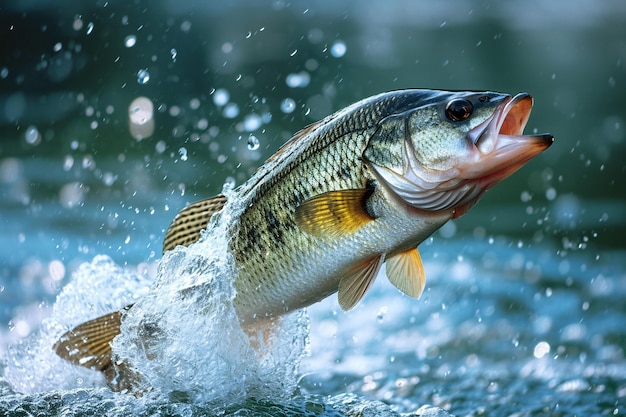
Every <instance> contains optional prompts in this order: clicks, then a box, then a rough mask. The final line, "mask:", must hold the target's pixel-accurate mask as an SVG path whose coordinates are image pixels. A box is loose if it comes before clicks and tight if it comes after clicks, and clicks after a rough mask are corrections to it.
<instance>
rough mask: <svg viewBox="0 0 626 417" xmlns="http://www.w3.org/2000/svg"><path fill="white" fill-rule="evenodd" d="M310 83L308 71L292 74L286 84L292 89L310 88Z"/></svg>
mask: <svg viewBox="0 0 626 417" xmlns="http://www.w3.org/2000/svg"><path fill="white" fill-rule="evenodd" d="M310 82H311V76H310V75H309V73H308V72H306V71H301V72H298V73H291V74H289V75H287V78H285V83H286V84H287V87H291V88H304V87H306V86H308V85H309V83H310Z"/></svg>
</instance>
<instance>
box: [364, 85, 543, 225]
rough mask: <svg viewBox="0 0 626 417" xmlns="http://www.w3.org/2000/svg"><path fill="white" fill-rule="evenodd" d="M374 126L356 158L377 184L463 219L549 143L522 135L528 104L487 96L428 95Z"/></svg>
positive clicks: (522, 97)
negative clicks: (482, 197)
mask: <svg viewBox="0 0 626 417" xmlns="http://www.w3.org/2000/svg"><path fill="white" fill-rule="evenodd" d="M411 105H412V106H413V107H412V108H409V109H403V111H402V112H399V113H395V114H391V115H389V116H387V117H385V118H384V119H382V120H381V121H380V124H379V126H378V130H377V131H376V133H375V134H374V135H373V136H372V138H371V139H370V142H369V143H368V147H367V148H366V150H365V152H364V154H363V158H364V160H365V161H366V163H368V165H369V167H370V169H371V170H372V171H373V172H374V175H375V176H376V177H377V179H378V180H379V182H381V183H382V184H383V186H385V187H386V188H387V189H389V190H390V191H391V192H392V193H393V194H394V195H395V196H397V197H398V198H399V199H400V200H401V201H403V202H404V203H406V204H408V205H410V206H412V207H414V208H416V209H419V210H426V211H442V210H449V211H451V217H453V218H454V217H458V216H460V215H462V214H463V213H465V212H466V211H467V210H468V209H469V208H470V207H471V206H472V205H473V204H474V203H475V202H476V201H477V200H478V199H479V198H480V196H481V195H482V194H483V193H484V192H485V191H486V190H487V189H489V188H491V187H492V186H494V185H495V184H497V183H498V182H500V181H501V180H503V179H504V178H506V177H508V176H509V175H511V174H512V173H513V172H515V171H516V170H518V169H519V168H521V167H522V166H523V165H524V164H525V163H526V162H528V161H529V160H530V159H532V158H533V157H534V156H536V155H537V154H539V153H540V152H542V151H543V150H545V149H546V148H547V147H548V146H550V145H551V144H552V142H553V137H552V135H550V134H540V135H523V130H524V127H525V126H526V123H527V121H528V118H529V116H530V112H531V109H532V106H533V99H532V98H531V96H530V95H529V94H527V93H520V94H518V95H516V96H515V97H512V96H510V95H507V94H501V93H493V92H484V93H478V92H443V91H438V92H434V93H433V94H431V95H430V96H428V98H427V99H425V100H423V102H422V103H420V102H419V101H413V102H412V104H411Z"/></svg>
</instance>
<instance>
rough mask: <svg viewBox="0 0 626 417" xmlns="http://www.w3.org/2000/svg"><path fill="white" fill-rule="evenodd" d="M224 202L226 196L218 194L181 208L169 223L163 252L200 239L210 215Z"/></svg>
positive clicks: (221, 206)
mask: <svg viewBox="0 0 626 417" xmlns="http://www.w3.org/2000/svg"><path fill="white" fill-rule="evenodd" d="M225 204H226V197H224V196H223V195H218V196H215V197H212V198H207V199H206V200H201V201H198V202H196V203H193V204H191V205H189V206H187V207H185V208H184V209H182V210H181V211H180V212H179V213H178V214H177V215H176V217H175V218H174V220H173V221H172V224H170V227H169V228H168V229H167V232H165V239H163V252H167V251H168V250H172V249H174V248H175V247H176V246H178V245H183V246H189V245H191V244H192V243H194V242H197V241H198V239H200V233H201V232H202V231H203V230H204V229H206V227H207V225H208V224H209V220H211V216H213V215H214V214H215V213H217V212H218V211H220V210H221V209H222V208H223V207H224V205H225Z"/></svg>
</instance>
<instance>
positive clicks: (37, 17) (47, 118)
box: [0, 0, 626, 416]
mask: <svg viewBox="0 0 626 417" xmlns="http://www.w3.org/2000/svg"><path fill="white" fill-rule="evenodd" d="M0 21H1V22H2V26H1V29H0V30H2V39H4V41H2V42H1V43H0V48H1V54H0V56H1V57H2V58H0V195H1V196H2V198H1V199H0V248H2V249H1V250H0V356H1V357H2V358H3V360H2V364H1V365H0V370H1V371H2V375H3V376H2V377H0V410H3V411H5V410H7V411H8V412H11V413H14V414H16V415H25V414H26V411H28V412H30V413H32V414H35V415H36V414H38V413H39V414H52V415H54V414H62V413H68V412H70V413H75V414H77V415H106V414H108V415H120V414H125V413H126V414H130V413H135V414H146V415H150V414H154V413H162V414H165V415H213V414H215V413H218V412H222V411H224V410H225V412H226V414H237V413H238V414H237V415H246V413H248V414H249V415H252V414H254V413H256V414H262V413H266V414H269V415H274V414H280V413H282V414H285V415H299V414H303V413H309V414H310V415H345V414H348V413H350V412H355V411H356V410H360V409H363V410H369V411H370V412H371V413H372V414H374V415H387V414H393V413H396V412H397V413H412V412H415V410H417V409H419V408H420V407H426V408H422V409H421V411H420V413H422V414H426V413H431V414H430V415H437V414H436V413H438V412H440V413H444V411H442V410H446V412H447V413H450V414H454V415H498V416H501V415H622V414H624V409H625V407H626V405H625V404H624V401H625V400H624V397H625V396H626V377H625V376H624V375H626V369H625V364H626V360H625V359H624V349H625V347H626V334H625V331H624V326H623V323H624V321H625V319H626V317H625V316H626V308H625V307H624V302H623V300H624V296H625V295H626V272H625V271H626V269H625V261H624V259H625V258H624V254H625V251H624V249H625V245H624V241H623V236H624V234H625V233H626V220H625V219H626V198H625V191H624V190H626V187H625V185H626V184H625V182H626V181H624V178H625V174H626V164H625V163H624V160H625V157H626V145H625V130H624V118H625V115H626V104H625V102H624V99H623V97H624V94H623V92H624V83H625V82H626V77H625V75H626V74H625V70H624V62H625V61H626V37H625V36H624V31H623V27H624V23H626V7H625V6H624V4H623V3H622V2H619V1H607V2H603V3H598V2H593V1H583V2H579V3H578V4H577V5H576V7H572V6H571V5H570V4H569V3H567V4H566V3H564V2H560V1H559V2H549V3H545V2H538V1H537V2H525V3H524V4H521V3H520V4H513V3H511V4H509V3H502V2H495V1H494V2H482V1H481V2H478V1H476V2H473V1H472V2H456V1H445V2H437V3H436V4H426V3H424V4H420V3H415V2H409V1H406V2H405V1H394V2H387V3H380V4H376V5H373V4H372V5H368V6H367V7H364V6H363V5H362V4H361V3H360V2H357V1H352V2H350V1H349V2H343V3H337V2H317V3H313V4H310V3H308V2H307V3H305V2H298V1H296V2H282V1H268V2H258V3H254V4H248V3H247V2H240V1H226V2H219V3H213V2H211V3H208V2H207V3H195V2H182V3H181V2H171V1H161V2H134V3H127V2H116V1H113V2H100V1H94V2H78V1H69V0H68V1H64V2H62V4H57V3H55V4H52V3H47V2H43V3H37V4H35V3H23V2H20V3H16V4H15V5H13V6H9V7H6V6H5V7H4V8H3V9H2V12H1V16H0ZM411 87H424V88H442V89H462V90H468V89H471V90H496V91H505V92H509V93H517V92H519V91H528V92H529V93H531V94H532V95H533V97H534V98H535V102H536V104H535V108H534V110H533V113H532V115H531V119H530V122H529V124H528V126H527V132H532V131H541V132H543V131H549V132H551V133H553V134H554V136H555V137H556V142H555V144H554V145H553V146H552V147H551V148H550V149H549V150H548V151H547V152H545V153H544V154H542V155H540V156H539V157H537V158H536V160H534V161H532V162H531V163H529V164H528V166H526V167H524V168H523V169H522V170H520V171H519V172H518V173H516V174H515V175H514V176H513V177H511V178H509V179H507V180H506V181H505V182H504V183H503V184H501V185H499V186H497V187H495V188H494V189H493V190H490V191H489V192H488V193H487V194H486V195H485V197H484V198H483V200H482V201H481V202H480V203H479V204H478V205H477V206H476V207H474V208H473V209H472V210H471V211H470V212H469V213H468V214H467V215H465V216H464V217H462V218H460V219H458V220H456V221H454V222H453V223H449V224H448V225H446V226H445V227H444V228H443V229H442V230H441V231H440V232H438V233H436V234H435V236H434V237H433V238H432V239H429V240H428V241H427V242H425V243H424V244H423V245H422V246H421V252H422V256H423V258H424V261H425V265H426V270H427V275H428V283H427V288H426V291H425V294H424V296H423V297H422V299H421V300H419V301H415V300H410V299H408V298H406V297H403V296H402V295H400V294H399V293H398V292H397V291H396V290H395V289H394V288H392V287H391V286H390V285H389V284H388V283H387V282H386V280H385V279H379V280H378V281H377V283H376V285H375V287H374V289H373V291H372V292H371V293H370V294H368V296H367V297H366V299H365V300H364V302H363V303H362V304H361V305H360V306H359V307H358V308H357V309H355V310H354V311H351V312H349V313H343V312H341V311H340V309H339V308H338V305H337V304H336V300H335V298H334V297H330V298H329V299H328V300H326V301H324V302H322V303H319V304H317V305H315V306H312V307H311V308H310V309H308V321H309V327H310V334H309V337H308V341H309V343H310V345H309V347H308V349H307V352H308V353H307V354H306V355H304V357H302V358H301V363H300V365H299V367H297V371H296V372H297V374H296V375H297V381H296V383H295V388H294V389H291V390H287V391H289V392H283V393H281V394H280V395H279V394H277V393H276V391H274V392H270V393H268V392H256V393H251V394H249V395H243V396H242V398H241V400H240V401H234V402H229V403H228V404H224V401H222V402H220V401H217V402H211V401H209V402H208V403H206V402H202V401H194V400H191V399H189V398H188V397H184V396H183V397H176V396H173V397H171V398H165V399H164V398H148V399H146V398H144V399H135V398H134V397H131V396H125V395H119V394H112V393H110V392H109V391H108V390H107V389H106V388H104V385H103V383H102V381H101V380H99V379H98V378H97V377H95V376H94V375H92V374H91V373H89V372H87V371H85V372H82V370H76V369H73V367H71V366H70V365H63V364H61V362H60V361H57V362H54V361H55V358H54V357H53V355H52V354H50V353H49V352H48V353H41V354H37V352H35V354H32V352H28V350H29V347H33V346H35V347H36V349H32V350H33V351H38V349H39V351H38V352H47V351H46V346H47V345H46V343H48V342H49V341H48V340H46V339H45V337H46V335H49V337H51V336H50V333H49V330H50V328H51V325H50V321H49V320H50V318H51V317H55V316H54V315H55V314H58V313H55V311H54V305H55V298H56V297H57V295H58V294H60V293H61V291H62V289H63V287H64V286H65V285H66V284H67V283H69V282H71V281H72V280H76V279H77V277H80V276H83V275H84V274H83V275H81V274H82V273H81V272H80V271H81V270H80V268H81V265H82V268H83V271H84V268H88V269H89V268H91V269H90V270H91V271H92V272H94V271H95V276H99V277H102V279H101V280H100V281H98V282H99V285H101V286H102V290H103V291H105V290H106V291H112V292H111V294H113V293H114V291H113V289H115V288H117V289H119V291H118V292H117V293H116V296H115V297H113V296H111V297H109V298H108V299H107V298H106V297H104V296H103V295H100V301H102V303H100V304H98V305H96V307H93V306H90V305H82V307H81V305H80V300H79V299H78V298H76V299H75V300H73V301H72V302H71V303H70V304H71V305H73V306H74V307H76V310H75V311H74V312H73V313H71V314H70V313H69V312H68V313H67V314H65V319H66V320H68V321H71V320H72V319H77V320H78V316H79V315H80V314H86V311H87V310H89V309H90V308H92V307H93V308H96V309H98V308H100V309H102V310H105V309H106V308H113V306H114V305H118V306H119V305H122V304H123V302H125V301H127V299H128V298H129V297H132V294H133V293H136V292H139V293H141V291H145V289H146V288H147V286H148V285H149V283H150V282H151V280H152V279H153V278H154V277H155V276H156V275H157V274H156V268H157V264H158V262H159V260H160V258H161V243H162V236H163V232H164V230H165V228H166V227H167V226H168V224H169V222H170V221H171V219H172V218H173V216H174V215H175V214H176V213H177V211H178V210H179V209H181V208H182V207H184V206H185V205H186V204H188V203H190V202H193V201H195V200H198V199H200V198H205V197H208V196H211V195H214V194H216V193H218V192H219V191H220V190H221V189H222V187H223V185H224V183H228V184H236V185H238V184H241V183H242V182H243V181H245V179H247V178H248V177H249V176H250V174H251V173H252V172H254V170H255V169H256V167H258V166H259V164H261V163H262V161H263V160H264V159H265V158H267V157H269V156H270V155H271V154H272V153H273V152H274V151H275V150H276V149H277V148H278V147H279V146H280V144H282V143H283V142H284V141H285V140H287V139H288V138H289V137H290V136H291V134H292V133H293V132H295V131H297V130H298V129H300V128H302V127H304V126H305V125H307V124H308V123H311V122H313V121H315V120H318V119H320V118H321V117H323V116H325V115H327V114H329V113H331V112H333V111H335V110H337V109H340V108H342V107H344V106H346V105H348V104H350V103H352V102H354V101H357V100H359V99H361V98H364V97H366V96H369V95H372V94H376V93H379V92H382V91H388V90H393V89H398V88H411ZM140 96H143V97H147V98H149V99H150V100H151V102H152V103H153V106H154V131H153V132H152V134H151V135H150V136H149V137H147V138H143V139H141V140H138V139H136V138H135V137H133V136H134V135H136V132H133V131H131V130H130V129H129V118H130V116H131V115H132V114H133V113H132V111H131V112H130V114H129V108H130V105H131V102H133V100H134V99H136V98H137V97H140ZM131 110H132V109H131ZM102 256H105V257H108V259H109V260H108V261H107V263H106V265H108V266H107V267H106V268H105V267H104V266H103V264H100V263H98V262H99V261H98V260H100V261H102V259H105V258H102ZM94 258H96V260H94ZM109 267H110V268H112V269H107V268H109ZM111 271H112V272H111ZM106 273H109V275H106ZM86 276H88V277H90V278H91V279H93V277H94V275H93V274H91V275H90V274H87V275H86ZM107 276H108V277H110V278H106V277H107ZM133 277H134V278H133ZM381 278H384V277H381ZM87 281H88V282H89V283H90V284H95V281H89V280H87ZM72 282H74V281H72ZM114 284H115V285H114ZM85 291H86V293H89V290H88V289H87V288H86V289H85ZM101 294H104V293H101ZM87 296H88V297H93V294H91V295H89V294H87ZM124 297H126V298H124ZM92 300H93V298H92ZM57 305H58V304H57ZM57 310H58V308H57ZM72 314H75V315H74V316H73V317H72ZM46 320H48V321H46ZM42 323H43V325H42ZM301 325H302V326H304V324H298V326H301ZM41 328H43V330H44V333H43V335H44V336H42V334H41V333H38V332H39V330H40V329H41ZM299 328H300V327H299ZM46 329H48V330H46ZM52 329H54V326H52ZM46 331H48V333H46ZM50 341H51V340H50ZM44 342H45V343H44ZM23 354H25V355H23ZM16 355H17V356H16ZM296 356H298V355H296ZM16 357H17V358H28V359H24V361H23V362H20V361H16ZM29 361H31V362H29ZM37 361H40V362H37ZM296 362H297V361H296V359H295V358H292V359H290V360H289V362H288V363H289V364H292V366H295V365H296ZM224 375H226V374H223V375H222V376H224ZM230 381H231V384H230V385H229V384H228V383H226V382H224V384H225V385H226V386H227V387H228V386H230V387H231V388H232V387H239V386H241V384H240V381H238V380H237V378H232V380H230ZM244 397H247V398H244ZM427 407H438V408H437V409H435V408H427ZM20 410H21V411H20ZM24 410H25V411H24ZM437 410H439V411H437ZM442 415H445V414H442Z"/></svg>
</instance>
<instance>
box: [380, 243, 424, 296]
mask: <svg viewBox="0 0 626 417" xmlns="http://www.w3.org/2000/svg"><path fill="white" fill-rule="evenodd" d="M385 262H386V268H387V278H389V281H391V283H392V284H393V285H394V286H395V287H396V288H397V289H399V290H400V291H402V292H403V293H405V294H406V295H408V296H409V297H414V298H419V297H420V296H421V295H422V291H424V285H425V284H426V276H425V274H424V265H423V264H422V258H421V257H420V253H419V251H418V250H417V248H412V249H409V250H407V251H404V252H401V253H399V254H397V255H395V256H393V257H391V258H389V259H387V260H386V261H385Z"/></svg>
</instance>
